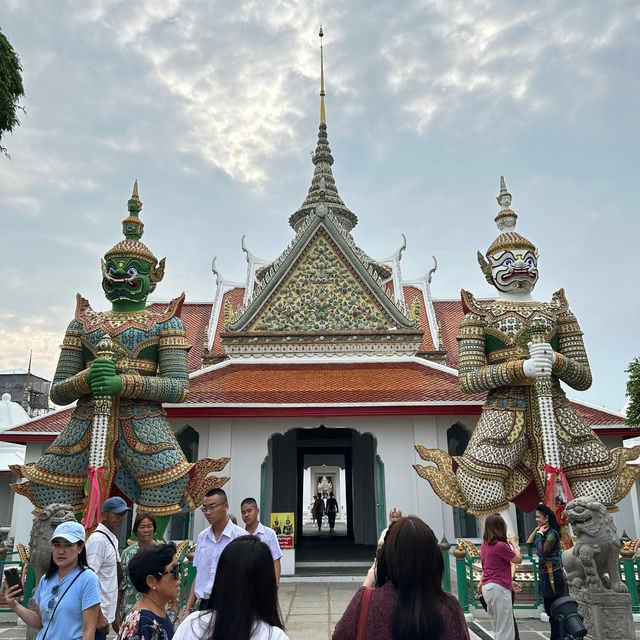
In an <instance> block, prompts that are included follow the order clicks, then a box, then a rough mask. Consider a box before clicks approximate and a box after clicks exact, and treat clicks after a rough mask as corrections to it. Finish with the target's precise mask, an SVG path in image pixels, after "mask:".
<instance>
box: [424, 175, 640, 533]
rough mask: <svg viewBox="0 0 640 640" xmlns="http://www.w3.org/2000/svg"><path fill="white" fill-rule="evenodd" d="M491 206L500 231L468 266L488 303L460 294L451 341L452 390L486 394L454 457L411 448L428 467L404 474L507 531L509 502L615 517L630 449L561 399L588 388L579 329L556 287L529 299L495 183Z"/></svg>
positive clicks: (528, 268)
mask: <svg viewBox="0 0 640 640" xmlns="http://www.w3.org/2000/svg"><path fill="white" fill-rule="evenodd" d="M497 200H498V203H499V204H500V206H501V210H500V212H499V213H498V215H497V217H496V219H495V220H496V224H497V226H498V229H499V231H500V232H501V233H500V235H499V236H498V237H497V238H496V239H495V240H494V241H493V243H492V244H491V246H490V247H489V249H488V250H487V252H486V255H485V256H482V255H481V254H480V252H478V260H479V262H480V266H481V268H482V272H483V273H484V275H485V277H486V279H487V281H488V282H489V283H490V284H492V285H493V286H494V287H495V288H496V289H497V291H498V299H497V300H492V301H488V302H485V301H480V300H476V299H475V298H474V296H473V295H472V294H471V293H470V292H468V291H465V290H463V291H462V304H463V307H464V311H465V314H466V315H465V316H464V318H463V320H462V323H461V325H460V331H459V334H458V344H459V379H460V387H461V388H462V390H463V391H464V392H466V393H469V394H480V393H485V392H486V393H487V396H486V401H485V403H484V406H483V408H482V415H481V416H480V419H479V421H478V424H477V426H476V428H475V430H474V431H473V434H472V436H471V439H470V441H469V444H468V446H467V448H466V450H465V452H464V454H463V455H461V456H456V457H455V458H451V457H450V456H449V455H448V454H447V453H446V452H445V451H441V450H439V449H425V448H424V447H421V446H417V447H416V449H417V450H418V452H419V454H420V456H421V457H422V459H424V460H427V461H430V462H434V463H435V464H436V466H421V465H414V467H415V469H416V471H417V472H418V473H419V474H420V476H422V477H423V478H425V479H426V480H428V481H429V482H430V483H431V486H432V487H433V489H434V491H435V492H436V493H437V494H438V496H439V497H440V498H441V499H442V500H444V501H445V502H447V503H448V504H451V505H453V506H455V507H459V508H462V509H465V510H466V511H467V512H468V513H470V514H474V515H476V516H480V517H482V516H486V515H488V514H490V513H494V512H501V514H502V515H503V517H505V519H506V520H507V522H508V526H509V530H510V534H515V527H514V526H513V523H511V522H509V518H508V517H507V513H506V511H505V510H506V509H507V508H508V506H509V502H510V501H513V502H514V503H515V504H516V505H518V506H519V507H521V508H522V509H523V510H524V511H531V510H532V509H534V508H535V506H536V504H537V503H539V502H546V503H547V504H550V503H552V504H553V505H554V506H555V507H556V509H558V508H559V509H560V510H562V506H563V503H564V504H566V502H567V501H568V500H570V499H571V498H572V497H578V496H585V495H588V496H593V497H594V498H596V499H597V500H598V501H600V502H601V503H602V504H604V505H605V507H606V508H607V509H608V510H609V511H617V507H616V503H617V502H619V501H620V500H621V499H622V498H623V497H624V496H625V495H626V494H627V492H628V491H629V489H630V487H631V486H632V484H633V482H634V481H635V479H636V477H638V475H639V473H640V471H639V470H638V469H634V468H630V467H628V466H627V465H626V462H627V461H629V460H633V459H635V458H637V457H638V456H639V455H640V447H636V448H634V449H624V448H622V447H620V448H617V449H614V450H612V451H609V449H607V448H606V447H605V446H604V444H603V443H602V442H601V440H600V438H598V436H597V435H596V434H595V433H594V432H593V430H592V429H591V428H590V427H589V426H588V425H587V424H586V423H585V422H584V420H583V419H582V418H581V417H580V415H579V414H578V412H577V411H576V410H575V409H574V407H573V406H572V405H571V404H570V402H569V401H568V400H567V397H566V396H565V394H564V391H563V390H562V388H561V387H560V381H562V382H564V383H566V384H568V385H569V386H570V387H572V388H574V389H577V390H584V389H588V388H589V387H590V386H591V371H590V369H589V362H588V360H587V354H586V352H585V348H584V343H583V341H582V331H581V330H580V326H579V325H578V321H577V320H576V317H575V316H574V315H573V313H572V312H571V310H570V309H569V303H568V302H567V299H566V297H565V294H564V290H562V289H560V290H559V291H557V292H556V293H554V294H553V296H552V299H551V301H550V302H538V301H536V300H534V299H533V297H532V295H531V294H532V291H533V289H534V287H535V285H536V282H537V281H538V250H537V249H536V247H535V246H534V245H533V243H532V242H530V241H529V240H527V239H526V238H524V237H523V236H521V235H519V234H518V233H516V232H515V226H516V220H517V215H516V214H515V213H514V212H513V211H512V210H511V209H510V205H511V194H510V193H509V192H508V191H507V189H506V186H505V183H504V178H501V179H500V194H499V195H498V197H497Z"/></svg>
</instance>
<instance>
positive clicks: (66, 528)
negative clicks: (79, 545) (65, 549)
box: [50, 520, 86, 542]
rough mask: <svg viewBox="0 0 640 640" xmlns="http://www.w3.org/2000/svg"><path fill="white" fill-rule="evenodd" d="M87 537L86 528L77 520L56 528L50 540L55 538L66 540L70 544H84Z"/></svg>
mask: <svg viewBox="0 0 640 640" xmlns="http://www.w3.org/2000/svg"><path fill="white" fill-rule="evenodd" d="M85 536H86V534H85V531H84V527H83V526H82V525H81V524H80V523H79V522H76V521H75V520H69V521H68V522H63V523H61V524H59V525H58V526H57V527H56V530H55V531H54V532H53V535H52V536H51V538H50V540H53V539H54V538H64V539H65V540H68V541H69V542H84V539H85Z"/></svg>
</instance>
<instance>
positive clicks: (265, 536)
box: [240, 498, 282, 585]
mask: <svg viewBox="0 0 640 640" xmlns="http://www.w3.org/2000/svg"><path fill="white" fill-rule="evenodd" d="M240 513H241V514H242V521H243V522H244V524H245V529H246V530H247V533H249V534H251V535H252V536H258V538H260V540H262V542H264V543H265V544H266V545H267V546H268V547H269V551H271V557H272V558H273V570H274V571H275V574H276V584H277V585H279V584H280V570H281V568H280V558H282V551H281V550H280V545H279V544H278V537H277V536H276V532H275V531H274V530H273V529H270V528H269V527H265V526H264V525H263V524H262V522H260V520H258V516H259V515H260V509H259V507H258V503H257V502H256V500H255V498H245V499H244V500H243V501H242V503H241V504H240Z"/></svg>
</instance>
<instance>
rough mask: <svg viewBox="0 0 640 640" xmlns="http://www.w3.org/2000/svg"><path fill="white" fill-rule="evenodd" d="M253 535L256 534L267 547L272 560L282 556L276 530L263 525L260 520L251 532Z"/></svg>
mask: <svg viewBox="0 0 640 640" xmlns="http://www.w3.org/2000/svg"><path fill="white" fill-rule="evenodd" d="M253 535H254V536H257V537H258V538H260V540H262V542H264V543H265V544H266V545H267V546H268V547H269V551H271V557H272V558H273V560H274V562H275V561H276V560H279V559H280V558H282V551H281V550H280V545H279V544H278V537H277V536H276V532H275V531H274V530H273V529H270V528H269V527H265V526H264V525H263V524H262V522H258V526H257V528H256V530H255V531H254V532H253Z"/></svg>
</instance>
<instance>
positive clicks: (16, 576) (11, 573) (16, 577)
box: [4, 567, 24, 596]
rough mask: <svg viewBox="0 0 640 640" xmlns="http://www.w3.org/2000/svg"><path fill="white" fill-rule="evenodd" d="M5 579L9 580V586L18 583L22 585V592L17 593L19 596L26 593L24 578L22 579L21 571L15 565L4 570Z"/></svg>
mask: <svg viewBox="0 0 640 640" xmlns="http://www.w3.org/2000/svg"><path fill="white" fill-rule="evenodd" d="M4 579H5V580H6V581H7V585H8V586H9V587H15V586H16V585H19V586H20V592H19V593H17V594H16V595H18V596H22V595H24V589H23V587H22V580H20V572H19V571H18V570H17V569H16V568H15V567H12V568H11V569H5V570H4Z"/></svg>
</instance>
